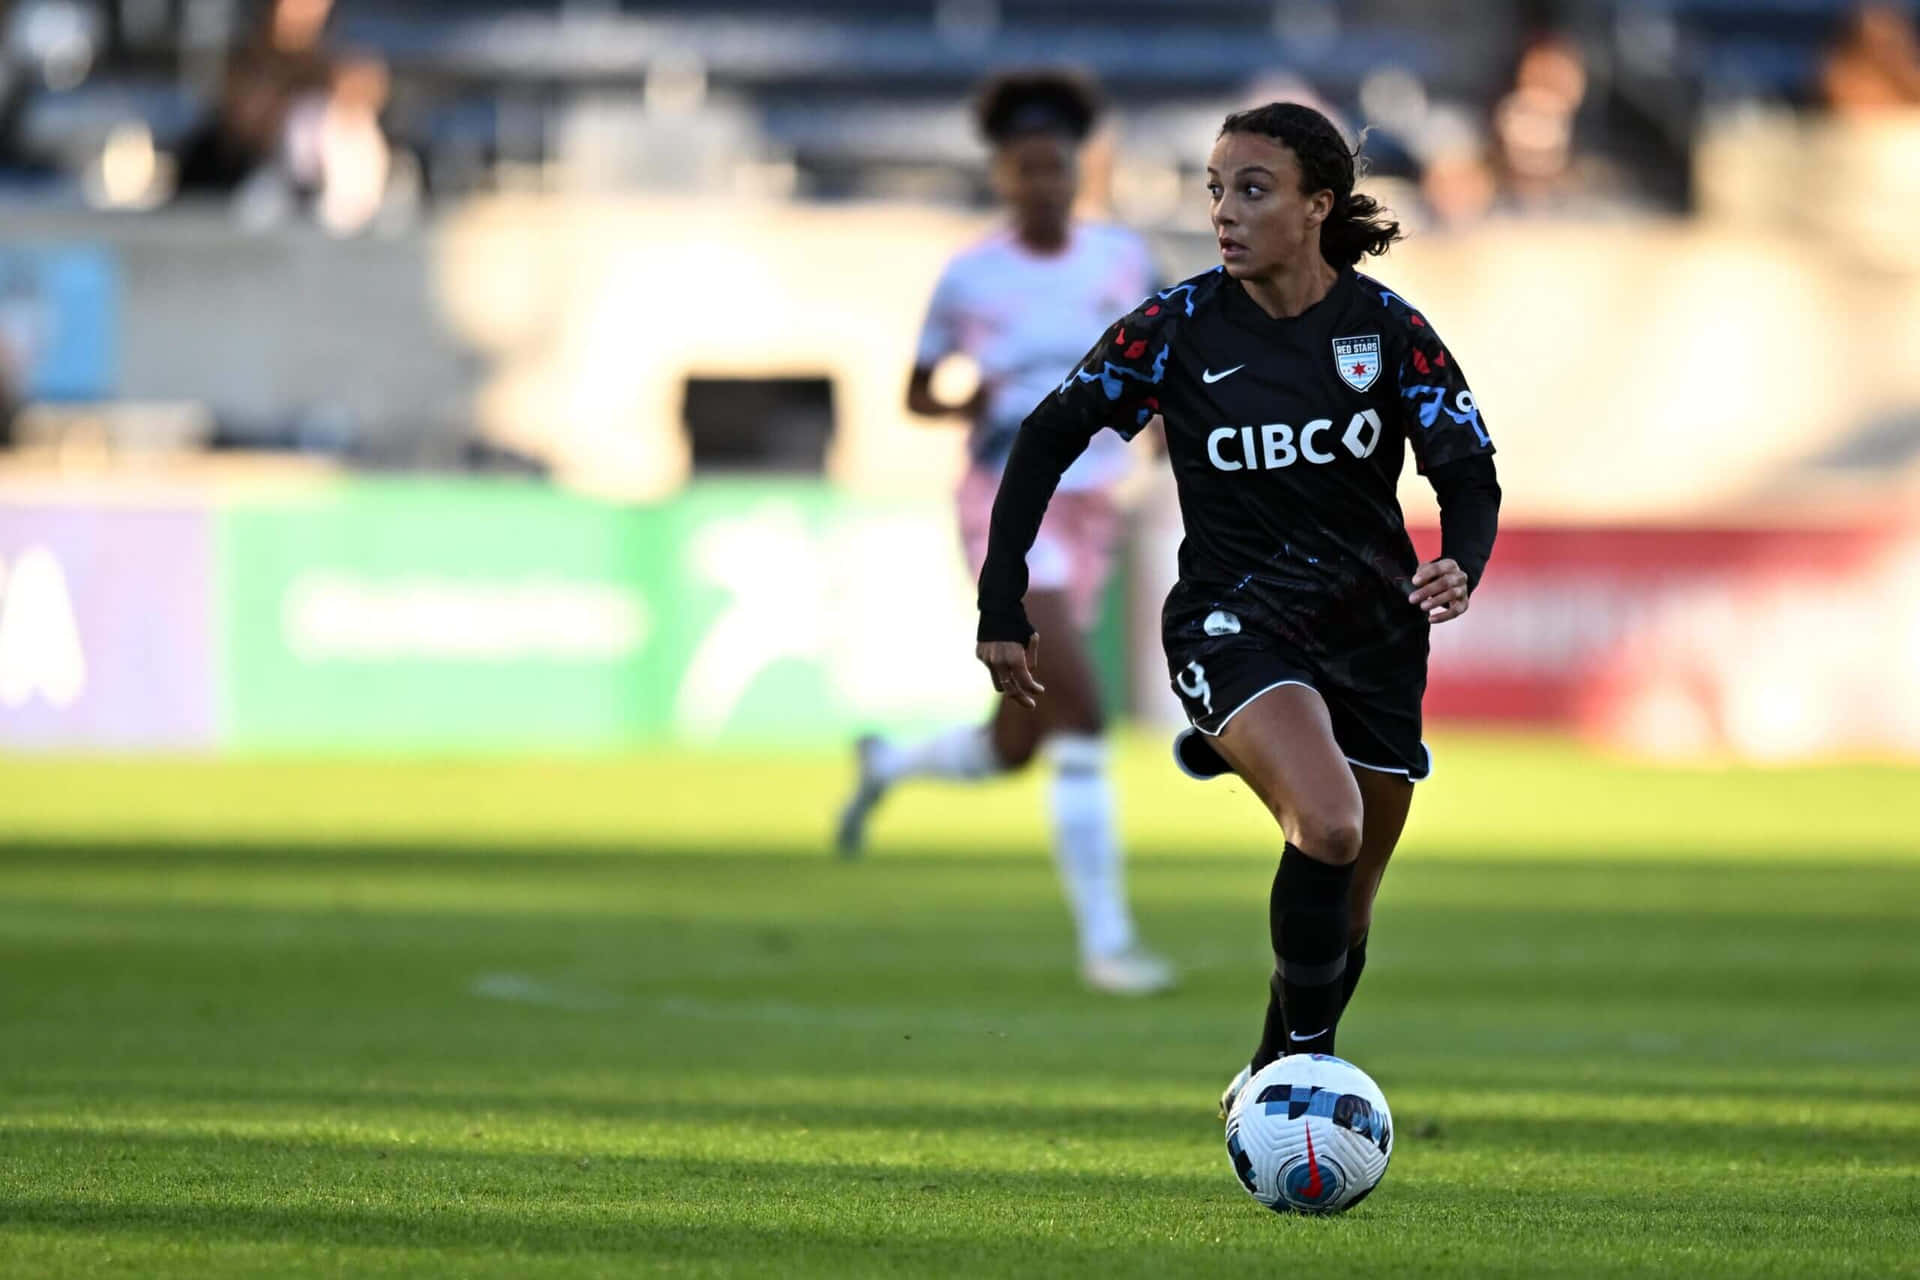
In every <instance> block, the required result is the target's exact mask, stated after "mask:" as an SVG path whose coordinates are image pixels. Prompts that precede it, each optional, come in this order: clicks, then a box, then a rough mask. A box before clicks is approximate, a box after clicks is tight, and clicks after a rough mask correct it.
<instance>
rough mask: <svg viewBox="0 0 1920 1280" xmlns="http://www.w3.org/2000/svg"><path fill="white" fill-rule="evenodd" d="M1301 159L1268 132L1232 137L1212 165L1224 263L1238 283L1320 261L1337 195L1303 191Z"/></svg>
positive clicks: (1220, 145) (1218, 148) (1210, 187)
mask: <svg viewBox="0 0 1920 1280" xmlns="http://www.w3.org/2000/svg"><path fill="white" fill-rule="evenodd" d="M1301 186H1302V178H1301V173H1300V160H1299V158H1298V157H1297V156H1295V155H1294V154H1293V149H1292V148H1291V147H1288V146H1285V145H1283V144H1281V143H1279V142H1276V141H1274V140H1273V139H1272V138H1269V137H1267V136H1266V135H1265V134H1260V133H1228V134H1222V135H1221V137H1220V140H1219V141H1217V142H1215V143H1214V144H1213V155H1212V156H1211V157H1209V159H1208V161H1207V193H1208V195H1209V196H1211V197H1212V200H1213V230H1214V235H1215V236H1216V237H1217V238H1218V240H1219V241H1220V261H1221V262H1223V263H1225V264H1226V268H1227V274H1228V275H1230V276H1232V277H1233V278H1234V279H1236V280H1248V279H1260V278H1262V277H1266V276H1272V275H1275V274H1277V273H1279V272H1282V271H1287V270H1292V269H1297V268H1298V266H1299V265H1300V264H1302V263H1311V262H1314V261H1317V260H1318V259H1319V257H1320V224H1321V223H1323V222H1325V221H1326V220H1327V214H1328V213H1330V212H1332V210H1333V192H1331V191H1326V190H1320V191H1302V190H1301V189H1300V188H1301Z"/></svg>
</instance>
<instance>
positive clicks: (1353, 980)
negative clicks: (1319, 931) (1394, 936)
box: [1340, 933, 1367, 1018]
mask: <svg viewBox="0 0 1920 1280" xmlns="http://www.w3.org/2000/svg"><path fill="white" fill-rule="evenodd" d="M1366 967H1367V935H1366V934H1364V933H1363V934H1361V935H1360V941H1358V942H1349V943H1348V944H1347V972H1346V974H1345V976H1343V977H1342V978H1341V979H1340V981H1341V982H1342V984H1343V986H1342V988H1341V991H1340V1016H1341V1017H1343V1018H1344V1017H1345V1016H1346V1014H1347V1006H1348V1005H1349V1004H1351V1003H1353V989H1354V988H1355V987H1357V986H1359V985H1360V973H1361V971H1362V970H1364V969H1365V968H1366Z"/></svg>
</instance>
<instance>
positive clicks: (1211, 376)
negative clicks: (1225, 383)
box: [1200, 364, 1247, 384]
mask: <svg viewBox="0 0 1920 1280" xmlns="http://www.w3.org/2000/svg"><path fill="white" fill-rule="evenodd" d="M1246 367H1247V366H1245V365H1243V364H1237V365H1235V366H1233V368H1231V369H1222V370H1221V371H1220V372H1219V373H1215V372H1214V371H1213V370H1211V369H1202V370H1201V371H1200V381H1202V382H1205V383H1209V384H1211V383H1215V382H1218V381H1220V379H1222V378H1231V377H1232V376H1233V375H1234V374H1236V373H1238V372H1240V371H1241V370H1242V369H1244V368H1246Z"/></svg>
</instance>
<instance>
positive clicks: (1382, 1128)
mask: <svg viewBox="0 0 1920 1280" xmlns="http://www.w3.org/2000/svg"><path fill="white" fill-rule="evenodd" d="M1227 1155H1228V1157H1229V1158H1230V1159H1232V1161H1233V1171H1234V1173H1236V1174H1237V1175H1239V1178H1240V1182H1241V1185H1243V1186H1244V1187H1246V1189H1247V1192H1248V1194H1250V1195H1251V1196H1253V1198H1254V1199H1255V1200H1258V1201H1259V1202H1260V1203H1261V1204H1263V1205H1265V1206H1267V1208H1269V1209H1271V1210H1273V1211H1274V1212H1275V1213H1341V1212H1343V1211H1345V1210H1347V1209H1351V1208H1353V1206H1355V1205H1356V1204H1359V1203H1360V1202H1361V1201H1362V1200H1364V1199H1366V1198H1367V1193H1368V1192H1370V1191H1372V1190H1373V1189H1374V1188H1375V1187H1376V1186H1378V1185H1380V1179H1381V1177H1382V1176H1384V1175H1385V1174H1386V1172H1387V1161H1388V1160H1390V1159H1392V1158H1393V1116H1392V1115H1391V1114H1390V1113H1389V1112H1388V1111H1387V1097H1386V1095H1385V1094H1383V1093H1381V1092H1380V1086H1379V1085H1377V1084H1375V1083H1374V1082H1373V1078H1372V1077H1371V1076H1369V1075H1368V1074H1367V1073H1366V1072H1364V1071H1362V1070H1361V1069H1360V1068H1358V1067H1356V1066H1354V1065H1353V1064H1352V1063H1351V1062H1348V1061H1346V1060H1344V1059H1342V1058H1336V1057H1333V1056H1332V1055H1330V1054H1325V1053H1296V1054H1294V1055H1292V1056H1291V1057H1286V1058H1281V1059H1280V1060H1279V1061H1277V1062H1272V1063H1269V1064H1268V1065H1267V1066H1265V1067H1263V1068H1262V1069H1261V1070H1260V1071H1258V1072H1257V1073H1255V1075H1254V1077H1253V1078H1252V1079H1251V1080H1249V1081H1247V1083H1246V1085H1245V1086H1244V1087H1243V1088H1242V1089H1241V1090H1240V1094H1239V1096H1238V1097H1236V1098H1235V1099H1234V1101H1233V1110H1232V1111H1231V1112H1229V1113H1228V1114H1227Z"/></svg>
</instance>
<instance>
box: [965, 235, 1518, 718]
mask: <svg viewBox="0 0 1920 1280" xmlns="http://www.w3.org/2000/svg"><path fill="white" fill-rule="evenodd" d="M1156 413H1158V414H1160V415H1161V416H1162V417H1163V418H1164V419H1165V422H1166V435H1167V452H1168V455H1169V458H1170V461H1171V464H1172V467H1173V473H1174V479H1175V481H1176V483H1177V486H1178V490H1179V498H1180V508H1181V514H1182V517H1183V519H1184V522H1185V526H1186V539H1185V541H1184V542H1183V543H1182V545H1181V548H1180V565H1179V567H1180V579H1179V584H1178V585H1177V586H1176V587H1175V589H1174V592H1173V594H1172V596H1171V597H1170V598H1169V600H1168V606H1167V608H1168V614H1169V616H1170V617H1171V616H1172V615H1174V614H1175V613H1176V612H1180V611H1183V610H1192V609H1209V610H1210V609H1214V608H1228V609H1231V608H1233V607H1234V602H1240V603H1242V604H1244V605H1245V606H1246V607H1247V608H1248V609H1249V610H1251V611H1253V612H1255V613H1257V614H1258V615H1259V616H1260V617H1262V618H1264V619H1269V620H1271V622H1270V623H1269V625H1271V626H1274V627H1277V628H1281V629H1283V630H1284V631H1285V632H1286V633H1287V634H1286V635H1284V636H1282V637H1280V638H1281V639H1284V640H1285V641H1286V642H1287V643H1289V644H1290V645H1292V646H1293V647H1295V648H1297V649H1298V650H1300V651H1301V652H1302V653H1303V654H1305V655H1307V656H1309V657H1312V658H1315V659H1316V660H1319V661H1322V662H1323V664H1325V665H1329V666H1337V667H1338V669H1340V670H1341V671H1342V672H1344V673H1346V676H1347V678H1350V679H1352V680H1354V681H1356V682H1357V683H1361V684H1365V683H1370V682H1372V681H1374V680H1376V679H1379V678H1383V677H1384V676H1385V673H1386V672H1387V671H1389V670H1392V669H1401V670H1404V668H1405V664H1407V663H1408V662H1414V661H1417V662H1418V663H1419V664H1420V666H1421V669H1422V671H1424V660H1425V656H1426V646H1427V632H1428V628H1429V623H1428V622H1427V619H1426V616H1425V614H1424V612H1423V611H1422V610H1421V609H1420V608H1419V607H1418V606H1416V605H1413V604H1410V603H1408V600H1407V596H1408V593H1409V592H1410V591H1411V590H1412V583H1411V577H1412V574H1413V571H1414V569H1415V568H1416V567H1418V563H1419V562H1418V558H1417V557H1416V555H1415V553H1414V549H1413V544H1412V541H1411V540H1410V539H1409V538H1408V536H1407V531H1406V525H1405V520H1404V517H1403V516H1402V513H1401V510H1400V503H1399V500H1398V498H1397V497H1396V494H1395V489H1396V485H1397V482H1398V479H1399V476H1400V469H1401V465H1402V460H1403V456H1404V453H1405V450H1406V448H1407V447H1408V446H1411V448H1412V450H1413V454H1414V458H1415V461H1416V463H1417V465H1418V466H1419V467H1420V468H1421V470H1422V471H1431V470H1432V469H1433V468H1436V467H1440V466H1443V465H1445V464H1447V463H1450V462H1454V461H1457V460H1460V459H1464V458H1470V457H1474V456H1477V455H1485V454H1490V453H1492V452H1493V442H1492V440H1491V439H1490V438H1489V437H1488V435H1487V429H1486V425H1485V423H1484V422H1483V421H1482V420H1481V416H1480V411H1479V409H1478V407H1477V406H1476V405H1475V403H1474V398H1473V392H1472V391H1471V390H1470V389H1469V388H1468V386H1467V382H1466V378H1465V377H1464V376H1463V375H1462V373H1461V371H1460V367H1459V364H1458V363H1457V362H1456V361H1455V360H1454V358H1453V356H1452V354H1451V353H1450V352H1448V350H1447V348H1446V346H1445V345H1444V344H1443V343H1442V342H1441V341H1440V338H1439V336H1438V335H1437V334H1435V333H1434V331H1433V328H1432V327H1431V326H1430V325H1428V324H1427V322H1426V320H1425V318H1424V317H1423V316H1422V315H1421V314H1420V313H1419V312H1418V311H1416V310H1415V309H1414V308H1413V307H1412V306H1411V305H1410V304H1409V303H1408V302H1407V301H1406V300H1405V299H1403V298H1401V297H1400V296H1399V295H1397V294H1395V293H1394V292H1393V291H1392V290H1390V289H1388V288H1387V287H1386V286H1384V285H1382V284H1380V283H1379V282H1378V281H1376V280H1373V279H1371V278H1369V277H1367V276H1364V275H1360V274H1358V273H1357V272H1354V271H1352V270H1344V271H1342V272H1341V273H1340V276H1339V279H1338V280H1337V281H1336V282H1335V284H1334V285H1333V287H1332V288H1331V289H1330V290H1329V292H1328V293H1327V295H1326V296H1325V297H1324V298H1322V299H1321V300H1320V301H1319V302H1317V303H1315V304H1314V305H1313V306H1312V307H1310V308H1308V309H1307V310H1306V311H1305V312H1303V313H1302V314H1300V315H1298V316H1293V317H1289V318H1286V319H1279V320H1276V319H1274V318H1272V317H1271V316H1269V315H1267V314H1266V313H1265V312H1264V311H1262V310H1261V309H1260V308H1259V306H1258V305H1256V304H1255V303H1254V301H1253V300H1252V299H1251V298H1250V297H1249V296H1248V295H1247V293H1246V291H1245V290H1244V289H1243V288H1242V287H1241V286H1240V284H1239V282H1238V281H1236V280H1234V279H1232V278H1231V277H1230V276H1228V275H1227V274H1226V273H1225V272H1224V271H1223V270H1221V269H1220V268H1215V269H1214V270H1212V271H1209V272H1207V273H1205V274H1204V275H1199V276H1195V277H1194V278H1192V279H1191V280H1187V281H1185V282H1183V283H1181V284H1178V285H1175V286H1173V287H1172V288H1170V289H1166V290H1163V291H1161V292H1160V293H1158V294H1155V295H1154V296H1153V297H1151V298H1148V299H1147V300H1146V301H1145V302H1143V303H1142V304H1141V305H1140V306H1139V307H1137V308H1136V309H1135V310H1134V311H1133V312H1132V313H1131V314H1129V315H1127V316H1126V317H1124V318H1123V319H1121V320H1120V321H1118V322H1117V323H1115V324H1114V325H1113V326H1112V327H1111V328H1110V329H1108V331H1107V332H1106V334H1105V335H1103V336H1102V338H1101V340H1100V342H1099V344H1098V345H1096V346H1095V347H1094V348H1093V350H1092V351H1090V352H1089V353H1088V354H1087V356H1086V357H1085V359H1084V360H1083V361H1082V362H1081V364H1080V365H1079V367H1078V368H1076V369H1075V370H1074V372H1073V373H1071V374H1069V375H1068V376H1067V378H1066V380H1065V381H1064V382H1062V383H1061V384H1060V386H1059V388H1058V389H1057V390H1056V391H1055V392H1054V393H1053V394H1052V395H1050V396H1048V397H1047V398H1046V399H1045V400H1043V401H1042V402H1041V403H1040V405H1039V406H1038V407H1036V408H1035V409H1034V411H1033V412H1032V413H1031V414H1030V415H1029V416H1028V417H1027V419H1026V421H1025V422H1024V423H1023V424H1022V427H1021V433H1022V435H1023V436H1026V437H1030V439H1029V441H1028V443H1029V445H1030V446H1031V447H1030V448H1029V449H1028V450H1027V451H1026V452H1027V453H1029V454H1030V455H1034V456H1039V457H1042V458H1046V459H1056V460H1057V459H1058V458H1060V457H1066V458H1068V459H1071V457H1073V456H1077V454H1078V452H1079V450H1080V449H1081V448H1084V447H1085V442H1086V441H1087V440H1088V439H1090V438H1091V437H1092V435H1093V434H1094V432H1096V431H1098V430H1099V429H1100V428H1102V427H1107V426H1111V427H1112V428H1113V429H1114V430H1116V431H1118V432H1120V433H1121V434H1122V435H1125V436H1129V437H1131V436H1132V435H1133V434H1134V433H1136V432H1137V431H1139V430H1140V428H1141V427H1143V426H1144V425H1145V424H1146V423H1147V422H1148V421H1149V420H1150V419H1151V418H1152V417H1153V415H1154V414H1156ZM1051 465H1052V464H1051V461H1049V462H1047V463H1045V464H1044V465H1042V466H1041V468H1040V469H1042V470H1048V469H1051ZM1057 474H1058V473H1057V472H1056V473H1055V475H1056V476H1057ZM1014 487H1015V479H1014V477H1013V475H1012V471H1011V469H1010V471H1009V478H1008V481H1007V482H1006V484H1005V486H1004V487H1003V490H1002V494H1001V497H1000V503H1001V504H1003V505H1004V504H1008V503H1009V502H1010V501H1011V502H1013V503H1014V504H1015V505H1028V504H1029V500H1028V499H1026V498H1025V497H1016V496H1014V495H1013V494H1012V493H1011V492H1010V491H1011V490H1012V489H1013V488H1014ZM1050 492H1051V486H1047V487H1046V489H1045V491H1044V492H1041V493H1040V494H1039V500H1040V501H1041V502H1042V503H1044V500H1045V497H1046V496H1047V494H1048V493H1050ZM1009 514H1010V519H1008V520H1006V521H1004V522H1003V520H1002V519H1001V513H999V512H998V511H996V520H995V524H996V528H995V534H996V537H995V544H996V545H995V547H994V548H993V550H992V552H991V553H990V554H989V557H988V560H987V564H986V566H985V568H984V569H983V570H982V573H981V578H980V607H981V614H982V626H981V637H982V638H983V639H1019V638H1023V637H1024V635H1025V634H1026V633H1025V630H1024V614H1023V612H1022V611H1021V610H1020V608H1019V601H1020V599H1021V597H1022V596H1023V595H1024V594H1025V589H1026V574H1025V572H1024V570H1025V565H1024V563H1023V562H1022V561H1023V559H1024V552H1025V549H1026V544H1028V543H1030V542H1031V535H1030V531H1029V530H1027V529H1026V528H1025V527H1024V526H1026V525H1027V524H1028V523H1029V520H1028V517H1029V516H1031V523H1032V524H1033V525H1036V526H1037V524H1038V520H1039V515H1038V513H1037V512H1028V511H1019V512H1014V513H1009ZM1003 523H1004V524H1005V526H1006V528H1007V529H1009V530H1011V531H1013V533H1012V536H1010V537H1006V538H1003V537H1001V536H1000V535H1001V533H1002V525H1003ZM1021 533H1027V534H1028V536H1027V539H1026V543H1023V544H1022V545H1021V546H1020V547H1018V548H1015V547H1011V546H1003V545H1001V544H1002V543H1005V542H1011V541H1014V540H1017V539H1018V537H1019V534H1021ZM1470 572H1473V573H1477V566H1476V567H1475V568H1474V569H1473V570H1471V571H1470ZM1015 632H1018V633H1019V634H1017V635H1016V634H1014V633H1015Z"/></svg>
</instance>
